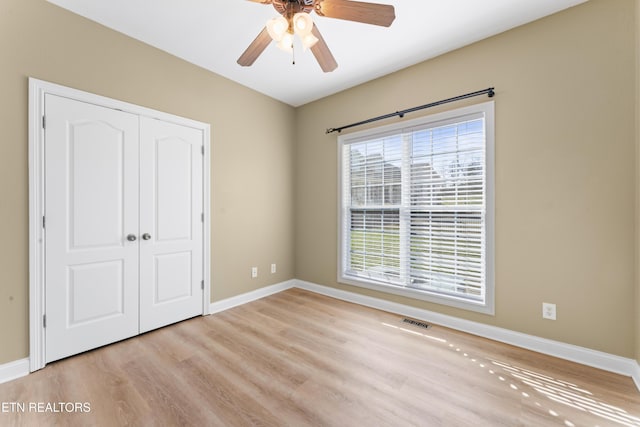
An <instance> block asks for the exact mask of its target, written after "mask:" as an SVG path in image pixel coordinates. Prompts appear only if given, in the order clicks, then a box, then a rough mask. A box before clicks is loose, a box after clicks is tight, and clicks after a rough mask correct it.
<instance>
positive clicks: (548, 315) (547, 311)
mask: <svg viewBox="0 0 640 427" xmlns="http://www.w3.org/2000/svg"><path fill="white" fill-rule="evenodd" d="M542 318H543V319H549V320H556V305H555V304H551V303H548V302H543V303H542Z"/></svg>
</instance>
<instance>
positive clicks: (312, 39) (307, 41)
mask: <svg viewBox="0 0 640 427" xmlns="http://www.w3.org/2000/svg"><path fill="white" fill-rule="evenodd" d="M316 43H318V38H317V37H316V36H314V35H313V34H311V33H309V34H307V35H306V36H304V37H302V46H304V48H305V50H306V49H310V48H312V47H313V45H314V44H316Z"/></svg>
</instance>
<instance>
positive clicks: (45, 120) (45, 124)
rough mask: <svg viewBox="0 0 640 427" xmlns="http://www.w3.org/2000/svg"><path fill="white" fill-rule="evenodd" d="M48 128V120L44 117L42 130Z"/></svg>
mask: <svg viewBox="0 0 640 427" xmlns="http://www.w3.org/2000/svg"><path fill="white" fill-rule="evenodd" d="M46 128H47V119H46V116H42V129H46Z"/></svg>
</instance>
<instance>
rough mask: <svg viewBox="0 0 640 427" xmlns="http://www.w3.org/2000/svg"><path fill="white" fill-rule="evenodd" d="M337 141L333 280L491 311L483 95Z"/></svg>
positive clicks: (489, 161)
mask: <svg viewBox="0 0 640 427" xmlns="http://www.w3.org/2000/svg"><path fill="white" fill-rule="evenodd" d="M338 145H339V149H340V166H341V172H340V175H341V176H340V179H341V183H340V188H341V203H340V223H341V226H340V256H339V271H338V280H339V281H340V282H343V283H348V284H353V285H357V286H364V287H368V288H373V289H377V290H382V291H385V292H390V293H396V294H400V295H405V296H409V297H414V298H419V299H425V300H429V301H432V302H436V303H441V304H446V305H452V306H455V307H460V308H466V309H470V310H475V311H480V312H484V313H490V314H493V102H487V103H483V104H480V105H476V106H471V107H466V108H462V109H458V110H454V111H450V112H446V113H441V114H437V115H432V116H429V117H425V118H421V119H417V120H412V121H409V122H404V123H402V124H398V125H391V126H385V127H382V128H377V129H373V130H367V131H363V132H358V133H353V134H349V135H345V136H340V137H339V138H338Z"/></svg>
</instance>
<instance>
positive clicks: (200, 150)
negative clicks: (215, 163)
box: [200, 145, 204, 156]
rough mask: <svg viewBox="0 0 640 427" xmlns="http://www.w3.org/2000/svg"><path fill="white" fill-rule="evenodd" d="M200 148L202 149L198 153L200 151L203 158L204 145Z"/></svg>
mask: <svg viewBox="0 0 640 427" xmlns="http://www.w3.org/2000/svg"><path fill="white" fill-rule="evenodd" d="M201 148H202V149H201V150H200V151H202V155H203V156H204V145H203V146H202V147H201Z"/></svg>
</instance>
